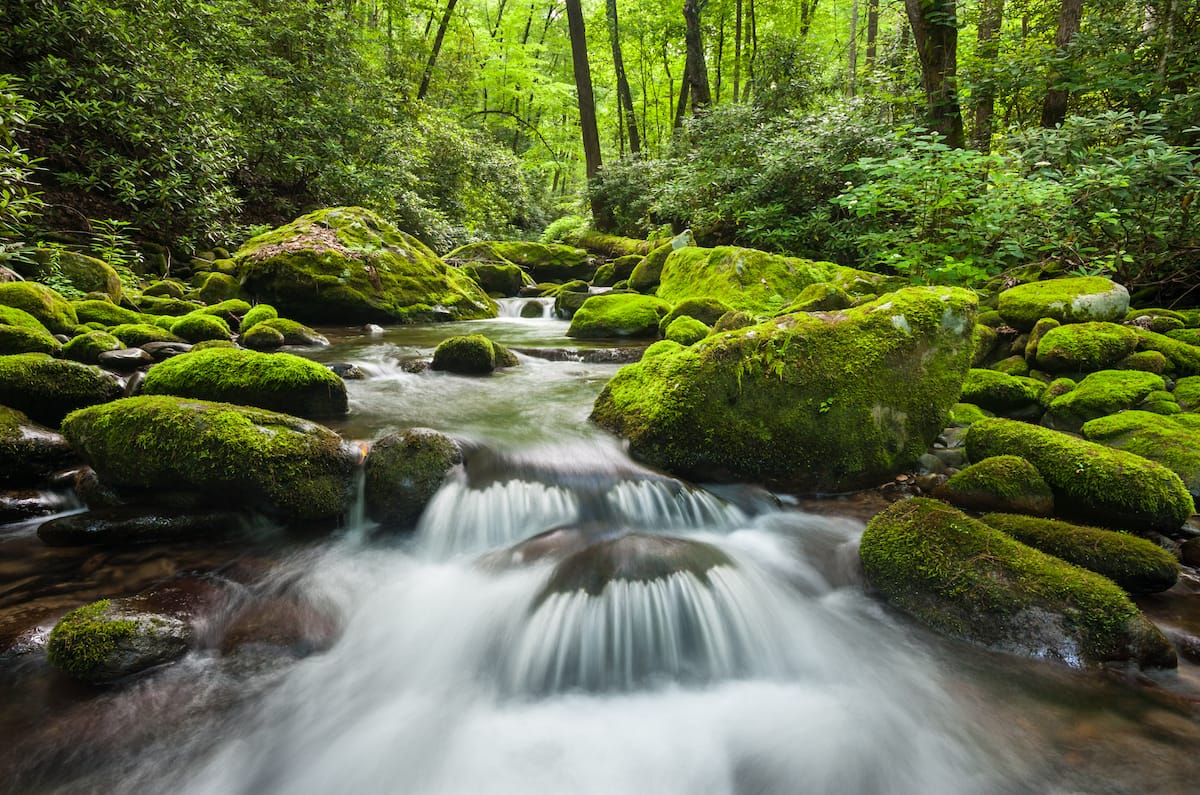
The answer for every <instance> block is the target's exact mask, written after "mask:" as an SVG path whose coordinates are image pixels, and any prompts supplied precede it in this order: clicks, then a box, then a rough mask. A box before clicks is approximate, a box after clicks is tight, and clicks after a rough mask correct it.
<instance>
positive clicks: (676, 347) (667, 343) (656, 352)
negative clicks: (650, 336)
mask: <svg viewBox="0 0 1200 795" xmlns="http://www.w3.org/2000/svg"><path fill="white" fill-rule="evenodd" d="M685 347H686V346H685V345H680V344H679V343H678V342H676V341H675V340H659V341H658V342H652V343H651V344H650V345H648V346H647V347H646V350H645V351H644V352H643V353H642V358H643V359H653V358H654V357H655V356H664V355H666V354H669V353H676V352H678V351H680V350H682V349H683V348H685Z"/></svg>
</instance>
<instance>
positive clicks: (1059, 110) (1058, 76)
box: [1042, 0, 1083, 127]
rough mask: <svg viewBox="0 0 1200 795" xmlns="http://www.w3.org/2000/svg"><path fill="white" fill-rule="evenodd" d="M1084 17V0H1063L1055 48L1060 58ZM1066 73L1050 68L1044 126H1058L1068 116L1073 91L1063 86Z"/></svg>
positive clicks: (1043, 114) (1043, 117)
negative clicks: (1061, 85) (1068, 102)
mask: <svg viewBox="0 0 1200 795" xmlns="http://www.w3.org/2000/svg"><path fill="white" fill-rule="evenodd" d="M1082 18H1083V0H1062V6H1061V7H1060V8H1059V12H1058V33H1057V34H1056V35H1055V36H1054V48H1055V50H1057V55H1058V57H1060V58H1063V57H1065V56H1066V51H1067V47H1068V46H1070V44H1071V41H1072V40H1073V39H1074V38H1075V36H1077V35H1078V34H1079V22H1080V20H1081V19H1082ZM1063 77H1064V75H1063V74H1062V73H1061V72H1059V71H1058V69H1056V68H1055V67H1051V68H1050V86H1049V89H1048V90H1047V91H1046V101H1045V102H1043V103H1042V126H1043V127H1057V126H1058V125H1060V124H1062V123H1063V119H1065V118H1067V101H1068V100H1069V99H1070V98H1071V92H1070V91H1068V90H1067V89H1065V88H1061V87H1060V86H1059V84H1060V83H1061V82H1062V80H1063Z"/></svg>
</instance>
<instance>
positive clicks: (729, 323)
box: [713, 309, 762, 332]
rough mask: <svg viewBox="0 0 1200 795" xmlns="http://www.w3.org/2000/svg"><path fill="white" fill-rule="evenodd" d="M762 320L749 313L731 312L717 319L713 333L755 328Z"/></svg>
mask: <svg viewBox="0 0 1200 795" xmlns="http://www.w3.org/2000/svg"><path fill="white" fill-rule="evenodd" d="M761 320H762V318H756V317H754V316H753V315H751V314H749V313H748V312H739V311H737V310H732V309H731V310H730V311H728V312H726V313H725V314H723V315H721V316H720V317H719V318H717V322H716V323H713V332H721V331H736V330H737V329H740V328H746V327H747V326H753V325H755V324H756V323H759V322H761Z"/></svg>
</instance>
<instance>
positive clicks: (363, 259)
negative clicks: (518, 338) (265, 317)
mask: <svg viewBox="0 0 1200 795" xmlns="http://www.w3.org/2000/svg"><path fill="white" fill-rule="evenodd" d="M236 261H237V264H238V268H239V272H240V274H241V277H242V281H243V285H242V286H243V291H244V292H245V293H246V294H247V295H250V296H253V297H254V298H255V299H256V300H257V301H260V302H266V303H270V304H272V305H273V306H275V307H276V308H278V309H279V311H280V312H282V313H284V314H286V315H288V316H290V317H295V318H297V319H299V320H302V321H306V322H330V323H340V324H346V323H415V322H424V321H431V320H470V319H474V318H484V317H495V316H496V306H495V304H494V303H493V302H492V300H491V299H489V298H488V297H487V295H486V294H485V293H484V292H483V291H482V290H481V289H480V288H479V286H478V285H477V284H475V283H474V282H473V281H471V279H470V278H469V277H467V276H466V275H465V274H463V273H462V272H460V271H459V270H458V269H457V268H451V267H448V266H447V265H446V264H445V263H444V262H442V261H441V260H440V259H438V257H437V255H436V254H434V253H433V252H432V251H430V250H429V248H428V247H426V246H425V245H424V244H422V243H421V242H420V241H418V240H417V239H416V238H413V237H412V236H410V235H407V234H405V233H404V232H401V231H400V230H398V229H396V228H395V227H394V226H392V225H391V224H389V223H387V222H386V221H384V220H383V219H382V218H380V217H379V216H377V215H375V214H374V213H372V212H369V211H367V210H364V209H362V208H360V207H334V208H330V209H326V210H318V211H317V212H314V213H309V214H308V215H305V216H303V217H301V218H299V219H297V220H295V221H293V222H292V223H290V224H287V225H286V226H282V227H279V228H278V229H275V230H272V231H270V232H267V233H265V234H263V235H259V236H258V237H255V238H253V239H252V240H250V241H248V242H247V243H246V244H245V245H244V246H242V248H241V249H240V250H239V251H238V253H237V255H236Z"/></svg>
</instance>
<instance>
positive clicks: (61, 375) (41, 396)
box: [0, 353, 122, 426]
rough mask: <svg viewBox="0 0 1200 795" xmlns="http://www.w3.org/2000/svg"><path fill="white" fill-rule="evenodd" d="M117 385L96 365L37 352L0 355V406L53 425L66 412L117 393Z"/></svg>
mask: <svg viewBox="0 0 1200 795" xmlns="http://www.w3.org/2000/svg"><path fill="white" fill-rule="evenodd" d="M121 393H122V389H121V384H120V382H119V381H117V379H116V378H114V377H113V376H112V375H110V374H109V373H106V372H104V371H103V370H101V369H100V368H99V367H93V366H90V365H86V364H81V363H79V362H72V361H67V360H63V359H52V358H50V357H49V356H47V355H45V354H41V353H23V354H18V355H14V356H0V405H5V406H8V407H9V408H13V409H16V410H18V411H23V412H25V413H26V414H28V415H29V416H30V417H31V418H33V419H34V420H37V421H38V422H40V423H43V424H46V425H51V426H57V425H58V423H59V422H61V421H62V418H63V417H64V416H65V415H66V414H67V413H68V412H70V411H73V410H74V409H77V408H80V407H81V406H91V405H93V404H95V403H104V402H106V401H109V400H114V399H115V398H118V397H120V396H121Z"/></svg>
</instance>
